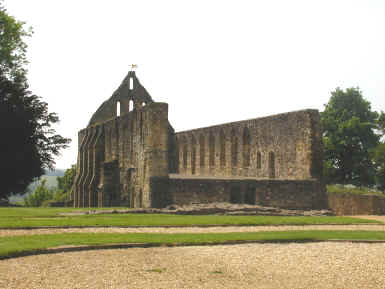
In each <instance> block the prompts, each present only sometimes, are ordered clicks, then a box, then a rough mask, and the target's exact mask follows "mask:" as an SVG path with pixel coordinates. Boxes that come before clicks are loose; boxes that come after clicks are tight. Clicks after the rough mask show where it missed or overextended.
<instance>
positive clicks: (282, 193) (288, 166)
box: [71, 71, 327, 209]
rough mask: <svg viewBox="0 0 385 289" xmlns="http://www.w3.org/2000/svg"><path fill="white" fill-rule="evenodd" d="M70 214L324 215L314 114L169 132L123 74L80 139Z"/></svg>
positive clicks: (156, 106) (153, 105)
mask: <svg viewBox="0 0 385 289" xmlns="http://www.w3.org/2000/svg"><path fill="white" fill-rule="evenodd" d="M78 147H79V152H78V161H77V174H76V177H75V183H74V186H73V188H72V193H71V198H72V201H73V204H74V206H75V207H109V206H123V207H124V206H125V207H132V208H140V207H144V208H148V207H165V206H168V205H170V204H178V205H183V204H191V203H209V202H231V203H247V204H259V205H264V206H276V207H281V208H293V209H320V208H327V197H326V193H325V188H324V185H323V183H322V143H321V127H320V119H319V113H318V111H317V110H310V109H309V110H302V111H295V112H288V113H283V114H278V115H274V116H268V117H263V118H256V119H250V120H243V121H238V122H232V123H226V124H222V125H215V126H210V127H204V128H197V129H193V130H188V131H181V132H175V131H174V129H173V127H172V125H171V124H170V123H169V121H168V104H167V103H162V102H155V101H154V100H153V99H152V98H151V96H150V95H149V93H148V92H147V91H146V89H145V88H144V87H143V86H142V85H141V84H140V82H139V81H138V79H137V77H136V75H135V72H133V71H130V72H129V73H128V75H127V76H126V78H125V79H124V80H123V82H122V84H121V85H120V87H119V88H118V89H117V90H116V91H115V92H114V94H113V95H112V96H111V97H110V98H109V99H108V100H106V101H105V102H104V103H102V105H101V106H100V107H99V108H98V110H97V111H96V112H95V113H94V115H93V116H92V117H91V120H90V122H89V124H88V126H87V127H86V128H85V129H82V130H80V131H79V137H78Z"/></svg>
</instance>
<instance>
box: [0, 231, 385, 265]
mask: <svg viewBox="0 0 385 289" xmlns="http://www.w3.org/2000/svg"><path fill="white" fill-rule="evenodd" d="M258 240H259V241H270V242H288V241H293V242H304V241H317V240H384V241H385V232H384V231H311V230H309V231H282V232H276V231H274V232H247V233H205V234H196V233H187V234H180V233H179V234H161V233H129V234H121V233H67V234H51V235H23V236H9V237H1V238H0V258H9V257H12V256H19V255H24V254H26V253H33V252H39V250H40V251H41V250H45V249H48V248H53V247H58V246H99V245H112V244H131V243H132V244H135V243H139V244H146V243H147V244H152V245H159V246H160V245H178V244H179V245H182V244H188V245H199V244H215V243H226V242H234V241H258Z"/></svg>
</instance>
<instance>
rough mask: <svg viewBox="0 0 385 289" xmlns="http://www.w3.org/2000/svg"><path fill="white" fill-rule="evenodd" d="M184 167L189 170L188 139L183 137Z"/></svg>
mask: <svg viewBox="0 0 385 289" xmlns="http://www.w3.org/2000/svg"><path fill="white" fill-rule="evenodd" d="M182 146H183V151H182V153H183V168H184V170H185V171H186V170H187V143H186V140H185V139H184V138H183V144H182Z"/></svg>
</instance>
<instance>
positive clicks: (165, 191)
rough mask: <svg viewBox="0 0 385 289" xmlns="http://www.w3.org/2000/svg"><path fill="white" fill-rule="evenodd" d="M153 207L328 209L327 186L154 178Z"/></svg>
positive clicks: (240, 180)
mask: <svg viewBox="0 0 385 289" xmlns="http://www.w3.org/2000/svg"><path fill="white" fill-rule="evenodd" d="M151 191H152V207H164V206H167V205H169V204H176V205H186V204H202V203H211V202H229V203H239V204H241V203H246V204H252V205H254V204H255V205H261V206H272V207H279V208H283V209H300V210H305V209H306V210H310V209H326V208H327V196H326V193H325V188H324V186H323V185H322V184H321V183H320V182H319V181H317V180H301V181H299V180H256V179H235V178H231V179H218V178H213V179H209V178H188V177H186V178H183V177H180V176H178V177H171V178H168V179H167V178H152V181H151Z"/></svg>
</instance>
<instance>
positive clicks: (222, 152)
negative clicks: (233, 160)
mask: <svg viewBox="0 0 385 289" xmlns="http://www.w3.org/2000/svg"><path fill="white" fill-rule="evenodd" d="M219 142H220V152H219V163H220V166H221V167H222V168H223V167H225V166H226V139H225V134H224V133H223V130H221V132H220V133H219Z"/></svg>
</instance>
